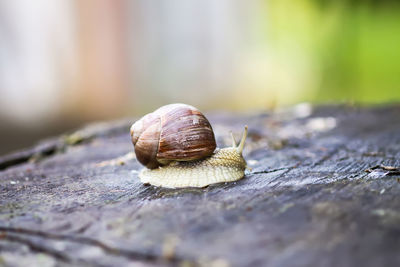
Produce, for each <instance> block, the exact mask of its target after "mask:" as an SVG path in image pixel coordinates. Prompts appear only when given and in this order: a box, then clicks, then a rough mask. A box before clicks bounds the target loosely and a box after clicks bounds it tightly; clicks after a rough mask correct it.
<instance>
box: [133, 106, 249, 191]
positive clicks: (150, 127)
mask: <svg viewBox="0 0 400 267" xmlns="http://www.w3.org/2000/svg"><path fill="white" fill-rule="evenodd" d="M130 134H131V138H132V143H133V145H134V149H135V153H136V158H137V160H138V161H139V162H140V163H141V164H143V165H144V166H145V167H146V168H144V169H142V170H141V171H140V172H139V178H140V180H141V181H142V183H144V184H151V185H154V186H161V187H167V188H182V187H205V186H208V185H210V184H214V183H221V182H232V181H237V180H239V179H241V178H243V176H244V171H245V169H246V161H245V160H244V159H243V156H242V151H243V147H244V142H245V140H246V137H247V126H246V127H245V130H244V133H243V136H242V139H241V141H240V143H239V145H237V144H236V141H235V138H234V137H233V134H232V133H231V138H232V147H227V148H223V149H218V148H216V142H215V137H214V132H213V129H212V127H211V125H210V123H209V121H208V120H207V118H206V117H205V116H204V115H203V114H202V113H201V112H200V111H199V110H198V109H196V108H195V107H193V106H190V105H186V104H170V105H166V106H163V107H161V108H159V109H157V110H156V111H154V112H152V113H149V114H147V115H145V116H144V117H143V118H141V119H140V120H138V121H136V122H135V123H134V124H133V125H132V127H131V129H130Z"/></svg>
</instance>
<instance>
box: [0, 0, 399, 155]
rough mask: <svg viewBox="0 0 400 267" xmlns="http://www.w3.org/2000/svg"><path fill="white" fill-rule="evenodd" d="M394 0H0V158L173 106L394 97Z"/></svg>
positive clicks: (396, 70) (239, 107)
mask: <svg viewBox="0 0 400 267" xmlns="http://www.w3.org/2000/svg"><path fill="white" fill-rule="evenodd" d="M399 11H400V6H399V4H398V1H387V0H385V1H350V0H348V1H321V0H315V1H311V0H310V1H308V0H300V1H289V0H269V1H263V0H255V1H239V0H219V1H213V0H202V1H199V0H185V1H178V0H170V1H154V0H141V1H116V0H96V1H94V0H85V1H79V0H75V1H66V0H64V1H62V0H60V1H53V0H36V1H29V0H14V1H6V0H4V1H0V139H1V140H3V141H2V143H1V146H0V154H1V153H4V152H6V151H9V150H12V149H15V148H19V147H24V146H26V145H29V144H31V143H32V142H33V141H35V140H37V139H39V138H41V137H43V136H47V135H52V134H58V133H61V132H63V131H65V130H68V129H71V128H74V127H77V126H78V125H80V124H82V123H84V122H87V121H91V120H104V119H112V118H117V117H122V116H132V115H139V114H143V113H145V112H149V111H151V110H153V109H155V108H156V107H158V106H160V105H163V104H167V103H171V102H186V103H189V104H193V105H195V106H197V107H199V108H200V109H202V110H210V109H224V110H249V109H251V110H255V109H269V108H274V107H276V106H282V105H290V104H293V103H297V102H302V101H311V102H316V103H321V102H337V101H352V102H360V103H386V102H393V101H398V100H399V99H400V86H399V84H400V73H399V72H400V49H399V45H400V16H398V14H399Z"/></svg>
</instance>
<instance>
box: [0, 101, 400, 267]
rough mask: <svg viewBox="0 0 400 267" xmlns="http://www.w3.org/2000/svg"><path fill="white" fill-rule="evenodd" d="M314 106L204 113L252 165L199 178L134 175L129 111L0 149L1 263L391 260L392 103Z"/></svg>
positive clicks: (397, 196) (396, 188)
mask: <svg viewBox="0 0 400 267" xmlns="http://www.w3.org/2000/svg"><path fill="white" fill-rule="evenodd" d="M309 108H310V107H308V106H304V105H303V106H297V107H295V108H292V109H288V110H286V111H282V112H279V113H263V114H228V113H226V114H222V113H218V114H209V116H208V117H209V118H210V121H211V123H212V124H213V127H214V130H215V132H216V136H217V143H218V144H219V146H224V145H225V144H226V145H229V143H230V141H229V140H230V139H229V130H233V132H234V133H236V134H237V135H239V134H240V133H241V131H242V128H243V125H245V124H247V125H249V131H250V133H249V141H248V143H247V144H246V148H245V153H244V154H245V158H246V159H247V161H248V164H249V166H250V167H252V171H250V172H249V173H248V174H247V175H246V177H245V178H244V179H242V180H241V181H238V182H236V183H232V184H220V185H213V186H210V187H208V188H204V189H180V190H170V189H161V188H154V187H150V186H144V185H142V184H141V183H140V182H139V179H138V178H137V170H139V169H140V168H141V166H140V165H139V164H138V163H137V161H136V160H135V159H134V157H132V154H129V152H131V151H132V145H131V143H130V139H129V131H128V129H129V124H130V122H132V120H124V121H119V122H114V123H113V122H110V123H107V124H100V125H99V124H98V125H95V126H93V125H92V126H90V127H87V128H84V129H82V130H80V131H78V132H76V133H74V134H72V135H69V136H66V137H61V138H56V139H52V140H49V141H45V142H43V143H42V144H40V145H39V146H37V147H34V148H32V149H28V150H25V151H21V152H18V153H16V154H12V155H7V156H5V157H2V158H0V168H1V169H2V170H1V171H0V194H1V196H0V262H1V263H3V264H5V265H6V266H7V265H9V266H27V265H46V264H47V265H49V266H52V265H55V264H66V265H104V266H109V265H114V266H121V265H126V264H129V263H137V264H139V263H140V264H142V265H159V264H160V265H170V264H171V265H175V264H188V265H189V266H190V265H207V266H209V265H211V264H214V265H216V266H225V265H232V266H259V265H269V266H310V265H312V266H321V265H323V266H398V265H399V264H400V253H399V251H400V182H399V179H400V178H399V177H400V175H399V170H398V169H396V168H387V166H389V167H390V166H392V167H399V166H400V106H394V105H392V106H388V107H376V108H355V107H347V106H332V107H319V108H316V109H314V110H312V112H311V113H310V114H308V113H309V111H310V110H309ZM385 166H386V167H385ZM367 169H368V171H366V170H367Z"/></svg>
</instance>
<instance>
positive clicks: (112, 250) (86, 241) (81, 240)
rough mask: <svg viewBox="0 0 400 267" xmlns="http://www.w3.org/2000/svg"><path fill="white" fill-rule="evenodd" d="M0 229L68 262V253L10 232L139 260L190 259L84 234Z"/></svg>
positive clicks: (20, 240)
mask: <svg viewBox="0 0 400 267" xmlns="http://www.w3.org/2000/svg"><path fill="white" fill-rule="evenodd" d="M0 231H1V232H4V234H3V235H1V238H5V239H8V240H10V241H16V242H20V243H24V244H26V245H28V246H29V247H30V248H32V249H33V250H35V251H40V252H45V253H48V254H50V255H52V256H54V257H55V258H57V259H60V260H63V261H66V262H70V261H71V258H70V257H68V256H67V255H66V254H62V253H60V252H58V251H55V250H52V249H48V248H44V247H41V246H38V245H37V244H35V243H33V242H32V241H30V240H28V239H24V238H21V237H18V236H16V235H9V234H8V233H16V234H22V235H28V236H36V237H40V238H44V239H53V240H58V241H68V242H75V243H78V244H81V245H90V246H95V247H98V248H100V249H102V250H103V251H104V252H106V253H109V254H112V255H117V256H123V257H125V258H129V259H132V260H139V261H146V262H160V261H168V262H169V263H179V262H181V261H183V260H188V259H180V258H177V257H175V256H171V257H168V259H166V258H164V257H162V256H161V255H157V254H151V253H144V252H137V251H132V250H127V249H122V248H116V247H112V246H109V245H107V244H105V243H103V242H101V241H99V240H96V239H91V238H88V237H82V236H73V235H65V234H54V233H49V232H43V231H37V230H29V229H24V228H13V227H4V226H0Z"/></svg>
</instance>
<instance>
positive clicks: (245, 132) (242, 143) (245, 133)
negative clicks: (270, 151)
mask: <svg viewBox="0 0 400 267" xmlns="http://www.w3.org/2000/svg"><path fill="white" fill-rule="evenodd" d="M247 128H248V127H247V125H246V126H244V132H243V136H242V139H241V140H240V144H239V146H238V147H237V150H238V151H239V153H240V154H242V152H243V147H244V142H245V141H246V137H247Z"/></svg>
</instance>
